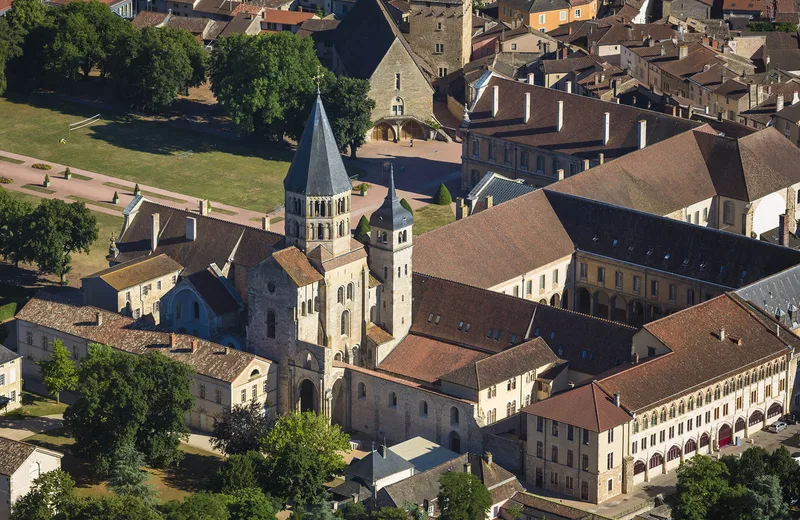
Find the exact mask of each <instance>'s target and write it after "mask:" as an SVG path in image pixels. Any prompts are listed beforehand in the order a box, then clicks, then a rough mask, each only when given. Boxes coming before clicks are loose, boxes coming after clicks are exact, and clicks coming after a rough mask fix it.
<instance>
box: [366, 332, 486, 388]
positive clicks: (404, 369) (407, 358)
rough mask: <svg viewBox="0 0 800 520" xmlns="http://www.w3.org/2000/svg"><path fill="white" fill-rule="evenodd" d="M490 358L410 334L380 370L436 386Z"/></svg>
mask: <svg viewBox="0 0 800 520" xmlns="http://www.w3.org/2000/svg"><path fill="white" fill-rule="evenodd" d="M488 356H489V355H488V354H486V353H484V352H480V351H478V350H473V349H470V348H466V347H460V346H458V345H453V344H452V343H447V342H444V341H439V340H436V339H433V338H426V337H424V336H417V335H415V334H409V335H408V336H406V337H405V339H403V341H401V342H400V344H399V345H397V347H395V349H394V350H392V352H391V353H390V354H389V355H388V356H386V359H384V360H383V362H382V363H381V364H380V365H378V369H379V370H382V371H384V372H390V373H392V374H396V375H398V376H400V377H406V378H409V379H413V380H415V381H419V382H422V383H429V384H433V383H435V382H436V381H437V380H438V379H439V378H440V377H442V376H443V375H445V374H447V373H448V372H450V371H452V370H454V369H458V368H460V367H463V366H468V365H470V364H471V363H474V362H475V360H479V359H484V358H486V357H488Z"/></svg>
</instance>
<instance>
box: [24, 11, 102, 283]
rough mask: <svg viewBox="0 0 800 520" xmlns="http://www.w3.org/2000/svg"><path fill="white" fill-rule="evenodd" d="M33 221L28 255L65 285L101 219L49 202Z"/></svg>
mask: <svg viewBox="0 0 800 520" xmlns="http://www.w3.org/2000/svg"><path fill="white" fill-rule="evenodd" d="M70 5H72V4H70ZM30 222H31V225H30V226H29V229H30V233H29V237H30V238H29V240H28V244H27V247H26V252H25V256H26V257H27V258H30V259H32V260H33V261H35V262H36V264H37V265H38V266H39V270H40V271H42V272H43V273H48V274H57V275H59V277H60V278H61V283H64V276H65V275H66V274H67V273H69V271H70V270H71V266H70V261H71V260H72V254H73V253H88V252H89V247H90V246H91V245H92V243H94V241H95V240H97V218H95V216H94V215H93V214H92V212H91V211H89V210H88V209H86V205H85V204H84V203H83V202H73V203H72V204H67V203H66V202H64V201H62V200H59V199H47V200H43V201H42V202H41V203H40V204H39V205H38V206H37V207H36V209H34V210H33V212H32V213H31V218H30Z"/></svg>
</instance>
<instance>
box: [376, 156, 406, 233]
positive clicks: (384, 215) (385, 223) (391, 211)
mask: <svg viewBox="0 0 800 520" xmlns="http://www.w3.org/2000/svg"><path fill="white" fill-rule="evenodd" d="M413 223H414V216H413V215H412V214H411V212H410V211H408V210H407V209H406V208H404V207H403V206H402V205H401V204H400V199H399V198H397V193H395V191H394V167H393V166H392V169H391V172H390V173H389V193H387V194H386V198H385V199H384V200H383V204H381V207H380V208H378V209H376V210H375V212H374V213H373V214H372V215H371V216H370V217H369V225H370V226H372V227H379V228H381V229H391V230H396V229H400V228H404V227H408V226H410V225H411V224H413Z"/></svg>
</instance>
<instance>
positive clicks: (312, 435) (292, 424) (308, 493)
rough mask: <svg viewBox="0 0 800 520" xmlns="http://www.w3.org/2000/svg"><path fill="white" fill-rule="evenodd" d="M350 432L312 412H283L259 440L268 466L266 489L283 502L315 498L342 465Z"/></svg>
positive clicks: (307, 501) (311, 500)
mask: <svg viewBox="0 0 800 520" xmlns="http://www.w3.org/2000/svg"><path fill="white" fill-rule="evenodd" d="M349 440H350V438H349V436H348V435H347V434H345V433H343V432H342V430H341V429H340V428H339V426H338V425H335V424H331V423H329V422H328V420H327V419H326V418H325V417H322V416H320V415H317V414H316V413H314V412H304V413H289V414H286V415H282V416H281V417H279V418H278V420H277V421H276V422H275V426H274V427H273V428H272V429H271V430H270V431H269V432H268V433H267V435H266V436H265V437H264V439H263V440H262V443H261V449H262V451H263V452H264V454H265V457H266V460H267V468H268V471H267V473H268V483H269V488H270V489H268V491H270V492H271V493H272V495H273V496H276V497H281V499H283V500H284V503H285V502H288V501H289V500H293V501H294V502H295V503H296V504H310V503H314V502H316V501H317V500H318V499H319V498H320V497H321V494H322V493H323V491H324V488H323V484H324V483H325V482H328V481H329V480H330V479H331V478H332V477H333V476H334V475H335V474H337V473H338V472H340V471H342V470H343V469H344V468H345V465H346V464H345V462H344V458H343V457H342V452H343V451H346V450H348V449H349V448H350V444H349Z"/></svg>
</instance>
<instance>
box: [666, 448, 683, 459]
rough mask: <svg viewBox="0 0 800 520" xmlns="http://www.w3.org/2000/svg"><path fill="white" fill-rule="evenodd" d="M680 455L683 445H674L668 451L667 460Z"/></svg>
mask: <svg viewBox="0 0 800 520" xmlns="http://www.w3.org/2000/svg"><path fill="white" fill-rule="evenodd" d="M680 456H681V447H680V446H673V447H671V448H670V449H669V451H668V452H667V462H669V461H671V460H675V459H677V458H680Z"/></svg>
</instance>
